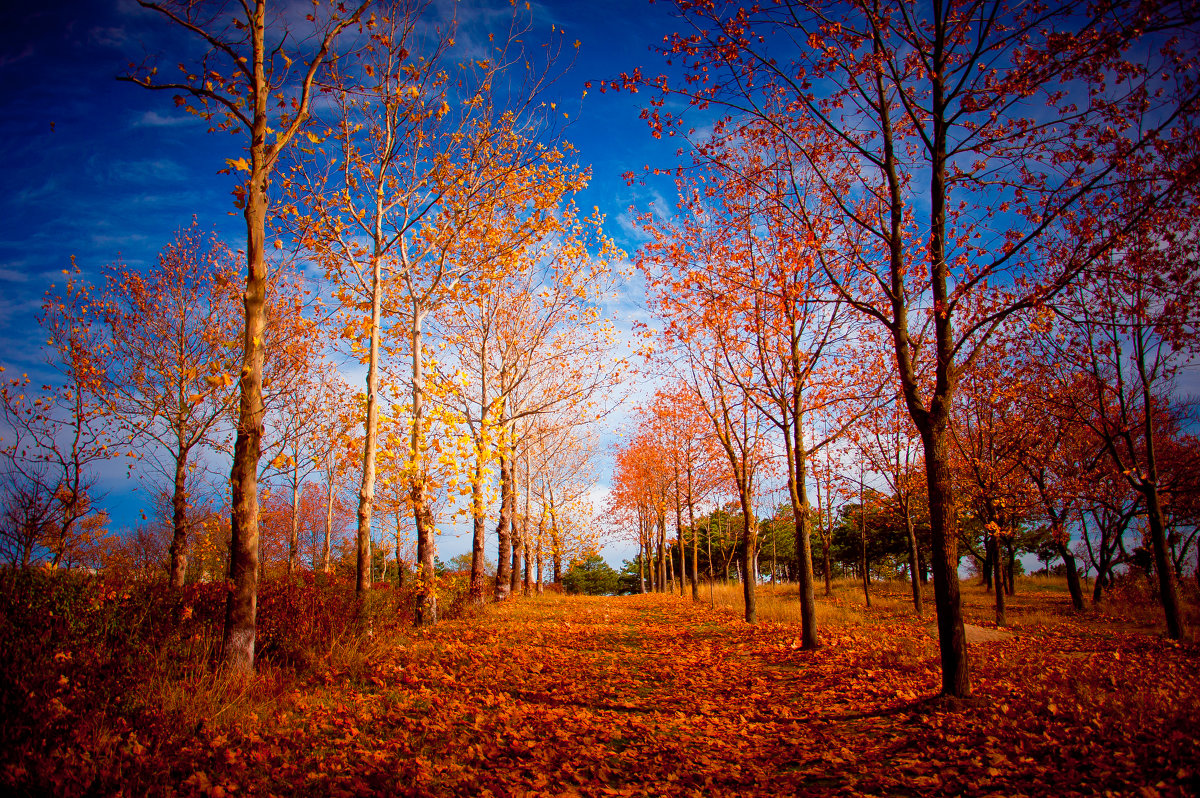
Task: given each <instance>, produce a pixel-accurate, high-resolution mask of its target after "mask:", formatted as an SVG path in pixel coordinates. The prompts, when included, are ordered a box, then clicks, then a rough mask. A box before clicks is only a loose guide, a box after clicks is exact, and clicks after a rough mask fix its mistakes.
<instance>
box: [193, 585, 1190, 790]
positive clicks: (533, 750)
mask: <svg viewBox="0 0 1200 798" xmlns="http://www.w3.org/2000/svg"><path fill="white" fill-rule="evenodd" d="M909 635H911V638H912V640H913V641H917V640H921V639H924V640H926V641H927V638H923V635H924V632H923V629H922V627H920V626H919V625H917V624H912V625H910V626H904V625H903V624H897V625H896V628H895V633H894V635H893V636H892V637H891V638H890V639H888V640H883V639H880V637H879V630H878V629H869V630H860V631H857V632H845V631H843V632H842V633H829V632H826V633H825V634H824V640H825V642H826V644H827V645H826V647H825V648H823V649H821V650H820V651H817V652H803V651H800V650H799V649H798V648H797V647H796V646H797V645H798V642H799V641H798V640H797V639H796V630H794V629H792V628H791V627H786V626H778V625H771V624H762V625H760V626H757V627H748V626H746V625H745V624H743V623H741V622H740V621H738V620H737V619H736V618H734V617H732V616H731V615H729V614H728V613H722V612H711V611H709V610H708V609H707V608H696V607H694V606H692V605H691V604H689V603H685V602H683V601H681V600H679V599H675V598H670V597H656V596H644V597H631V598H624V599H568V598H552V597H546V598H544V599H539V600H536V601H524V602H522V601H518V602H513V603H511V604H509V605H506V606H503V607H498V608H492V609H491V610H489V611H488V613H487V616H486V618H485V619H475V620H465V621H457V622H452V623H447V624H443V625H441V626H439V627H438V628H437V629H435V630H433V631H431V632H428V633H424V634H421V635H418V636H416V637H414V638H413V639H412V640H411V641H410V643H409V644H408V645H406V646H405V647H403V648H402V649H396V650H392V651H390V652H389V653H387V654H386V655H384V656H381V657H379V658H377V659H376V660H374V661H371V662H370V663H368V665H367V667H366V668H365V669H363V670H362V671H361V672H356V673H334V674H320V675H319V676H318V677H315V678H314V681H313V684H312V685H310V686H309V687H308V688H307V689H305V690H297V691H295V692H294V693H292V694H289V695H286V696H283V697H281V701H280V704H281V710H280V712H279V713H278V715H277V716H276V717H275V718H271V719H263V723H262V724H261V727H260V728H258V729H256V730H253V731H241V730H238V731H235V732H233V733H230V734H226V735H220V736H218V737H217V738H216V739H213V738H211V737H209V738H207V739H204V740H203V741H201V742H197V744H196V745H195V747H194V748H190V749H187V750H183V751H178V752H176V753H175V759H176V767H175V769H174V770H173V773H172V776H171V778H172V779H173V780H174V782H175V783H176V784H179V783H181V782H182V784H183V788H184V789H183V791H184V792H188V791H191V792H207V793H208V794H223V793H226V792H236V794H238V795H242V794H248V793H249V794H267V793H275V794H310V795H337V794H347V795H352V794H363V795H366V794H382V793H386V794H401V795H488V794H494V795H526V794H537V795H543V794H544V795H571V794H581V795H745V794H763V795H786V794H814V795H815V794H821V795H826V794H890V795H897V794H901V795H903V794H911V795H918V794H919V795H930V794H961V793H970V794H1005V795H1017V794H1028V793H1032V794H1046V793H1053V794H1060V795H1061V794H1073V793H1091V792H1095V791H1099V790H1103V789H1116V790H1120V791H1124V790H1126V789H1129V788H1130V787H1131V784H1133V783H1137V784H1145V785H1147V786H1153V785H1156V784H1158V783H1159V782H1162V786H1161V787H1159V788H1158V790H1159V792H1160V793H1162V794H1170V793H1172V792H1179V791H1180V790H1183V789H1186V788H1187V785H1188V784H1189V783H1192V775H1191V774H1192V771H1191V770H1189V768H1193V767H1194V765H1195V763H1196V762H1197V743H1196V741H1195V739H1194V738H1192V739H1187V738H1188V737H1189V735H1190V734H1191V732H1190V729H1191V728H1192V726H1191V721H1190V718H1189V717H1186V716H1185V713H1186V712H1189V711H1193V710H1194V708H1195V696H1192V698H1191V703H1190V704H1188V705H1186V706H1178V707H1173V706H1170V705H1168V704H1164V705H1163V706H1162V707H1158V708H1155V710H1154V711H1156V712H1157V713H1158V714H1157V717H1156V718H1155V719H1154V723H1155V724H1158V726H1159V728H1158V730H1157V731H1154V730H1152V729H1148V728H1145V726H1144V725H1143V729H1142V732H1143V733H1146V732H1149V733H1152V734H1156V735H1159V736H1158V737H1157V738H1156V739H1152V740H1149V741H1147V740H1142V741H1141V742H1138V741H1134V740H1128V739H1124V738H1123V737H1122V736H1121V735H1123V734H1125V731H1124V730H1125V729H1126V728H1127V726H1126V725H1125V724H1123V723H1115V722H1114V721H1113V720H1112V719H1105V718H1103V717H1102V716H1100V715H1099V714H1098V713H1097V709H1096V708H1097V706H1099V705H1100V704H1097V702H1096V701H1092V702H1091V703H1087V702H1083V701H1080V700H1078V699H1079V697H1078V696H1076V697H1075V698H1072V694H1070V693H1067V692H1064V693H1063V694H1062V696H1061V697H1057V698H1056V695H1057V694H1051V695H1049V696H1047V694H1045V693H1044V692H1042V693H1038V692H1036V691H1033V692H1031V690H1030V689H1028V688H1031V687H1032V685H1030V684H1029V682H1028V681H1026V682H1025V684H1024V685H1017V684H1008V683H1007V682H1006V679H1005V677H1004V676H1003V674H1004V673H1008V672H1010V671H1011V669H1010V671H1004V669H1003V668H1000V669H997V668H996V667H995V663H997V662H1005V661H1008V658H1009V657H1012V656H1019V654H1020V652H1021V651H1022V649H1021V648H1019V647H1016V645H1017V642H1019V641H1012V642H1001V643H995V644H991V645H993V646H994V648H993V649H988V650H984V649H982V647H981V648H980V649H976V654H977V656H976V660H975V661H976V662H978V663H979V668H978V670H977V674H978V675H977V682H976V683H977V685H978V693H979V694H980V697H981V700H980V701H979V702H978V704H977V705H972V706H967V707H954V708H947V707H945V706H944V705H942V704H930V703H929V702H927V701H924V700H923V699H925V698H927V697H929V696H932V695H933V694H934V693H936V690H937V686H938V679H937V674H936V671H935V665H936V662H935V661H934V660H933V659H932V658H931V657H930V656H929V651H930V649H929V647H928V646H927V643H926V642H906V641H909V637H908V636H909ZM1005 647H1007V648H1005ZM1145 653H1146V656H1147V657H1149V656H1150V655H1151V654H1153V652H1151V651H1147V652H1145ZM1137 656H1138V654H1137V653H1136V652H1130V653H1129V654H1128V655H1127V658H1126V659H1127V661H1126V665H1129V662H1128V659H1129V658H1130V657H1133V658H1136V657H1137ZM989 660H990V662H991V664H988V663H989ZM1188 661H1189V659H1188V658H1187V657H1180V658H1179V662H1177V663H1174V664H1171V665H1170V668H1174V669H1176V670H1179V671H1180V673H1179V674H1178V675H1177V676H1178V678H1180V679H1188V678H1193V677H1194V675H1195V663H1194V658H1192V663H1191V666H1190V668H1191V670H1190V671H1188V670H1187V667H1188V666H1187V663H1188ZM1073 662H1074V665H1073V667H1075V668H1076V669H1078V668H1080V667H1082V664H1081V663H1080V660H1079V659H1078V658H1074V660H1073ZM1012 672H1014V673H1016V674H1017V675H1018V676H1019V675H1020V674H1021V673H1022V672H1021V671H1012ZM1161 675H1163V671H1162V670H1161V668H1160V676H1161ZM1021 678H1023V679H1027V678H1028V677H1027V676H1024V677H1021ZM1173 678H1174V677H1173ZM1194 684H1195V682H1193V685H1194ZM1193 690H1194V687H1193ZM1097 691H1099V688H1097ZM1097 695H1098V693H1097ZM1095 697H1096V696H1092V698H1095ZM1103 698H1104V700H1109V697H1108V694H1107V693H1105V694H1104V696H1103ZM1139 700H1140V699H1139ZM1108 706H1109V709H1111V710H1114V711H1119V712H1126V713H1127V712H1128V708H1123V707H1122V706H1119V705H1118V704H1115V703H1111V702H1110V704H1109V705H1108ZM1047 707H1049V708H1050V709H1047ZM1189 707H1190V709H1189ZM1168 710H1171V711H1168ZM1173 712H1177V713H1178V717H1176V715H1175V714H1172V713H1173ZM1164 734H1166V735H1168V736H1167V737H1163V736H1161V735H1164ZM1170 735H1174V736H1173V737H1172V736H1170ZM1144 780H1145V781H1144ZM1156 794H1157V793H1156Z"/></svg>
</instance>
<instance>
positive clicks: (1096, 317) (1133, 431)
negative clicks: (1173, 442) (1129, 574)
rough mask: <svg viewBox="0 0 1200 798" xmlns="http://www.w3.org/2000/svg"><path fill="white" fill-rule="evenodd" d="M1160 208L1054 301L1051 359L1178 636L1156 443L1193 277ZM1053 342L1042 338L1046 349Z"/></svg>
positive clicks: (1189, 350)
mask: <svg viewBox="0 0 1200 798" xmlns="http://www.w3.org/2000/svg"><path fill="white" fill-rule="evenodd" d="M1181 212H1185V211H1184V209H1183V208H1179V209H1172V210H1171V211H1164V212H1163V213H1160V214H1158V215H1156V216H1155V217H1153V218H1152V219H1150V220H1148V221H1147V223H1146V224H1145V225H1144V226H1141V227H1139V228H1138V229H1137V230H1136V231H1135V232H1134V233H1133V234H1131V235H1129V236H1127V237H1125V238H1124V239H1123V241H1122V246H1121V247H1120V249H1117V250H1114V251H1112V252H1111V253H1110V254H1109V255H1108V257H1107V258H1106V259H1105V262H1104V263H1103V264H1102V267H1101V268H1097V269H1095V270H1094V271H1093V273H1092V274H1091V275H1089V278H1088V279H1087V280H1085V281H1082V282H1080V283H1078V284H1077V285H1075V286H1072V288H1071V290H1069V291H1067V292H1064V293H1063V294H1062V295H1060V297H1059V298H1058V299H1057V301H1056V303H1055V308H1056V310H1057V311H1058V313H1059V314H1061V317H1062V318H1063V319H1064V321H1065V323H1064V325H1063V327H1062V328H1060V330H1062V331H1063V332H1064V333H1065V335H1064V342H1067V343H1069V347H1067V348H1064V349H1063V351H1062V352H1061V353H1060V357H1059V358H1058V359H1057V362H1058V363H1059V364H1061V365H1062V366H1063V367H1064V370H1065V374H1062V375H1060V380H1062V381H1063V382H1064V383H1066V384H1067V385H1069V386H1071V387H1074V388H1076V389H1075V390H1066V391H1063V392H1062V393H1061V394H1059V396H1058V397H1056V398H1058V399H1059V401H1063V402H1070V403H1073V406H1072V405H1068V407H1069V408H1070V410H1071V411H1072V415H1073V417H1074V421H1075V423H1079V424H1083V425H1085V426H1086V427H1087V429H1088V430H1089V431H1090V432H1091V434H1092V435H1093V436H1094V438H1095V440H1096V442H1097V443H1098V445H1099V446H1100V448H1101V449H1102V450H1103V451H1104V453H1105V455H1106V456H1107V457H1108V459H1109V460H1110V461H1111V464H1112V466H1113V468H1114V469H1115V470H1116V471H1117V472H1119V473H1120V474H1121V475H1122V477H1123V478H1124V479H1125V480H1126V481H1127V482H1128V484H1129V487H1130V488H1131V489H1132V490H1133V491H1134V492H1135V493H1136V494H1137V496H1138V497H1139V498H1140V500H1141V502H1142V507H1143V510H1144V512H1145V514H1146V521H1147V526H1148V537H1149V542H1150V546H1151V551H1152V553H1153V558H1154V571H1155V574H1156V576H1157V579H1158V594H1159V600H1160V601H1161V603H1162V605H1163V611H1164V614H1165V620H1166V626H1167V633H1168V635H1170V637H1171V638H1173V639H1180V638H1181V637H1182V635H1183V634H1184V628H1183V618H1182V612H1181V609H1180V605H1179V595H1178V587H1177V585H1176V580H1175V568H1174V565H1173V563H1172V562H1171V555H1170V552H1169V548H1168V541H1167V529H1168V527H1169V521H1168V516H1169V510H1168V508H1167V507H1166V506H1165V505H1167V500H1168V496H1169V495H1170V493H1171V486H1170V481H1169V479H1168V478H1167V473H1166V471H1165V469H1163V468H1162V465H1161V464H1160V455H1159V447H1160V446H1161V445H1162V443H1163V441H1164V438H1166V437H1168V435H1166V434H1164V433H1165V432H1166V431H1167V430H1169V429H1170V428H1171V427H1172V426H1173V419H1172V417H1173V416H1175V415H1176V414H1177V413H1178V412H1179V410H1178V402H1179V401H1180V400H1179V399H1177V398H1175V397H1174V394H1175V393H1176V388H1175V381H1176V379H1177V378H1178V375H1179V374H1180V370H1181V369H1182V368H1184V367H1185V366H1187V365H1189V364H1190V363H1191V361H1192V358H1193V357H1194V353H1195V351H1196V346H1197V341H1198V340H1200V339H1198V338H1197V332H1198V328H1197V322H1196V319H1197V318H1200V316H1198V310H1200V307H1198V303H1200V277H1198V276H1197V269H1196V256H1195V250H1194V242H1193V241H1192V238H1191V229H1190V227H1191V223H1190V220H1189V221H1188V222H1187V223H1186V225H1184V226H1183V227H1181V226H1180V225H1179V224H1178V222H1176V221H1174V219H1173V218H1172V217H1174V214H1176V213H1181ZM1058 340H1059V339H1058V338H1052V339H1050V340H1049V341H1047V346H1053V345H1054V344H1056V343H1057V342H1058Z"/></svg>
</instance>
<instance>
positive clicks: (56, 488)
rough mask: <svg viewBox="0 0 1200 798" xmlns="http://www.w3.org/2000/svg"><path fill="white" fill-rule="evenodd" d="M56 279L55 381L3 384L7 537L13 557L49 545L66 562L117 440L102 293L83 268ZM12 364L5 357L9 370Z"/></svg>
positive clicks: (47, 304) (24, 557) (48, 304)
mask: <svg viewBox="0 0 1200 798" xmlns="http://www.w3.org/2000/svg"><path fill="white" fill-rule="evenodd" d="M63 274H64V275H65V277H66V279H65V281H64V284H63V285H62V286H61V287H57V286H55V285H51V286H50V289H49V290H48V291H47V292H46V297H45V299H44V301H43V303H42V310H41V315H40V317H39V319H38V321H39V324H40V326H41V328H42V330H43V333H44V334H45V336H46V348H47V350H46V354H47V358H46V361H47V366H48V368H49V372H48V373H47V381H46V382H45V383H43V384H41V385H40V386H38V385H37V384H36V383H34V382H32V381H31V379H30V377H29V376H28V375H22V376H21V377H15V378H9V379H7V380H5V381H4V382H3V383H2V384H0V418H2V419H3V422H4V431H3V437H0V445H2V446H3V448H0V468H2V469H3V472H2V475H3V477H4V478H5V481H6V482H7V483H8V492H7V495H6V496H5V497H4V499H5V505H4V513H5V519H4V526H5V531H4V537H5V539H6V540H7V541H8V542H9V546H10V557H11V559H12V561H13V562H14V563H16V564H20V565H28V564H29V562H30V560H31V558H32V556H33V552H34V551H35V549H37V548H39V547H40V548H43V549H44V550H45V551H46V552H47V554H48V556H49V562H50V564H51V565H53V566H54V567H57V566H58V565H59V564H60V563H61V562H62V561H63V559H64V557H65V556H66V555H67V554H68V551H69V550H70V548H71V547H72V546H74V545H76V544H77V543H78V542H80V541H79V540H77V538H78V533H79V532H81V531H83V530H84V526H83V525H84V522H85V521H86V519H88V518H89V517H91V516H93V515H95V514H96V513H98V512H100V509H99V507H98V506H97V504H96V500H97V498H98V497H97V496H96V495H95V484H96V475H95V473H94V472H95V468H96V467H97V465H99V464H100V463H104V462H106V461H108V460H110V459H112V458H113V457H115V456H117V454H118V453H117V452H116V451H113V450H110V445H112V444H113V440H112V438H111V436H110V430H109V425H108V418H107V416H108V414H107V409H106V404H105V401H104V390H105V381H104V373H103V368H104V361H105V359H106V357H107V353H108V352H109V343H108V341H107V340H106V339H105V336H104V334H103V331H102V327H103V325H102V323H101V312H102V308H101V305H100V303H99V301H98V300H97V299H96V297H95V296H94V293H95V292H94V291H93V289H92V287H91V286H90V285H88V284H87V283H86V282H85V281H84V280H83V279H82V278H81V276H80V274H79V271H78V269H74V270H64V271H63ZM2 368H3V367H0V370H2Z"/></svg>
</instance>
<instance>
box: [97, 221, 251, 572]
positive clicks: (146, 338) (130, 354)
mask: <svg viewBox="0 0 1200 798" xmlns="http://www.w3.org/2000/svg"><path fill="white" fill-rule="evenodd" d="M238 268H239V267H238V264H237V262H236V259H235V257H234V255H233V253H232V252H230V251H229V250H228V249H227V248H226V247H225V246H224V245H223V244H221V243H220V242H219V241H218V240H217V239H216V238H215V236H212V235H210V234H209V235H206V234H205V233H204V232H203V231H201V230H200V228H199V226H198V225H197V224H196V222H194V221H193V223H192V225H191V226H190V227H189V228H187V229H186V230H181V231H179V232H178V233H177V234H176V236H175V239H174V241H172V242H171V243H170V244H168V245H167V246H166V247H165V248H164V249H163V251H162V252H161V253H159V255H158V259H157V260H156V261H155V263H154V265H153V266H152V267H151V268H150V269H149V270H140V269H133V268H130V267H128V266H125V265H120V264H119V265H115V266H112V267H111V268H110V269H109V270H108V273H107V275H106V288H105V307H104V323H105V327H106V331H107V334H108V335H109V337H110V340H111V350H110V352H111V356H110V358H109V363H108V366H107V369H106V374H105V377H106V386H105V387H106V391H105V399H106V402H107V409H108V411H109V413H110V414H111V416H112V418H113V419H114V420H115V421H117V423H118V424H119V425H120V427H121V430H122V432H123V433H124V434H126V435H128V436H129V438H130V441H131V443H132V444H134V445H136V446H138V447H139V448H140V449H141V451H143V452H145V451H146V449H147V448H149V447H155V448H157V449H158V450H159V451H160V452H161V453H162V460H159V459H158V457H157V456H153V455H151V456H146V455H143V457H142V458H141V460H142V462H143V463H145V464H147V465H150V466H151V467H153V468H155V469H157V470H160V471H161V472H162V475H163V476H164V477H166V478H167V479H168V480H169V483H170V484H171V486H172V492H171V496H172V499H171V507H172V527H173V532H172V536H171V544H170V550H169V554H170V563H171V566H170V574H169V579H170V583H171V586H172V587H175V588H180V587H182V586H183V582H184V575H185V573H186V571H187V558H186V549H187V540H188V534H189V530H190V528H191V524H190V521H189V519H188V491H187V488H188V485H187V481H188V471H189V468H194V467H195V466H196V462H195V460H194V457H195V455H196V453H197V451H198V450H200V449H202V448H203V447H205V446H211V445H214V444H215V443H217V441H216V438H215V436H216V435H217V434H219V432H220V431H221V429H222V426H223V425H224V423H225V422H226V421H227V419H228V416H229V412H230V411H231V410H232V408H233V404H234V392H233V391H232V390H231V386H232V385H233V377H232V376H230V373H231V372H232V371H233V370H234V364H235V363H236V360H237V338H238V333H239V332H240V326H241V320H240V319H239V318H238V308H237V304H238V296H237V289H236V288H235V287H234V283H235V281H236V278H237V274H238Z"/></svg>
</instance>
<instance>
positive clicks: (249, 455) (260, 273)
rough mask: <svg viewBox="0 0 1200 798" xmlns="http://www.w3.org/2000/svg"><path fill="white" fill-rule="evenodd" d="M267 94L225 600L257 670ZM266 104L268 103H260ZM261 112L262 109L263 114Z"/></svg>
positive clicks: (256, 180)
mask: <svg viewBox="0 0 1200 798" xmlns="http://www.w3.org/2000/svg"><path fill="white" fill-rule="evenodd" d="M264 16H265V9H264V8H263V7H262V6H261V5H259V6H257V7H256V9H255V18H254V22H253V25H254V31H253V41H254V56H255V63H254V64H253V69H254V76H255V83H256V85H257V86H260V87H262V86H265V80H266V78H265V75H264V73H263V66H262V54H263V45H262V42H263V39H262V36H263V24H264V22H263V20H264ZM266 100H267V97H266V91H259V92H256V93H255V98H254V101H255V116H254V127H253V131H252V134H251V144H250V157H251V161H252V166H251V176H250V181H249V184H248V186H247V192H246V209H245V212H244V216H245V219H246V272H247V274H246V290H245V293H244V294H243V304H244V306H245V310H246V327H245V330H244V331H243V336H242V368H241V371H240V377H239V380H238V382H239V387H240V390H241V399H240V401H239V403H238V424H237V438H236V440H235V443H234V447H233V469H232V472H231V474H230V483H231V485H230V490H231V504H232V512H231V518H230V543H229V581H230V583H231V584H230V589H229V597H228V599H227V600H226V602H225V632H224V637H223V640H222V646H221V648H222V656H221V659H222V662H223V664H224V666H225V667H226V668H227V669H229V670H230V671H232V672H234V673H248V672H249V671H252V670H253V669H254V643H255V628H256V622H257V616H258V460H259V458H260V457H261V455H262V433H263V416H264V414H265V412H266V411H265V408H264V407H263V396H262V377H263V361H264V350H263V340H264V338H265V333H266V301H267V263H266V258H265V251H266V247H265V241H266V231H265V230H266V227H265V226H266V218H267V176H268V173H269V170H268V168H267V166H266V164H265V163H264V160H265V159H264V151H265V148H266V139H267V122H266ZM260 106H261V108H260ZM260 111H261V112H260Z"/></svg>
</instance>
